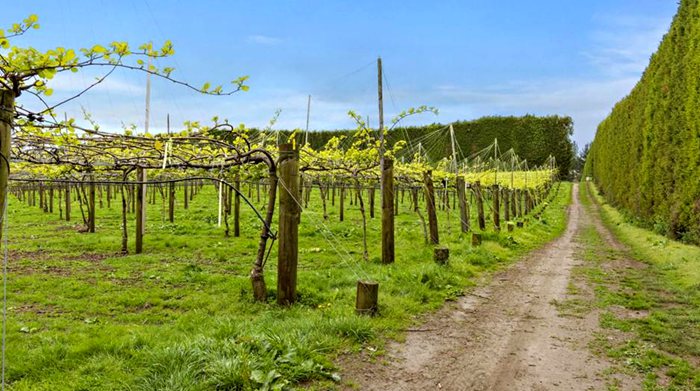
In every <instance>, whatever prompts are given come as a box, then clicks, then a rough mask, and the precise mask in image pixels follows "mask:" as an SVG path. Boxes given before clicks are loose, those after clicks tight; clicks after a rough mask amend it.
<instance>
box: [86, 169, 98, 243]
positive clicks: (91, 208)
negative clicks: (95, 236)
mask: <svg viewBox="0 0 700 391" xmlns="http://www.w3.org/2000/svg"><path fill="white" fill-rule="evenodd" d="M94 181H95V176H94V174H90V189H89V198H88V232H90V233H95V212H96V211H95V182H94Z"/></svg>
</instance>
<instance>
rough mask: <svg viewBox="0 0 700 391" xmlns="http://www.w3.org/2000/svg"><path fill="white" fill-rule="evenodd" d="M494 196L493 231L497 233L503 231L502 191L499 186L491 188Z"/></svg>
mask: <svg viewBox="0 0 700 391" xmlns="http://www.w3.org/2000/svg"><path fill="white" fill-rule="evenodd" d="M491 191H492V194H493V229H494V230H496V231H500V230H501V203H500V193H501V191H500V189H499V186H498V184H495V185H493V187H491Z"/></svg>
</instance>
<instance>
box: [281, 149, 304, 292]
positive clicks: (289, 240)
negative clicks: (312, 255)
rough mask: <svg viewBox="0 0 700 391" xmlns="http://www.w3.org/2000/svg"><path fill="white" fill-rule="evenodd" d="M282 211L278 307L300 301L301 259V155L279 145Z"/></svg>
mask: <svg viewBox="0 0 700 391" xmlns="http://www.w3.org/2000/svg"><path fill="white" fill-rule="evenodd" d="M279 152H280V154H279V165H278V167H279V173H280V179H279V180H280V204H279V206H280V211H279V234H278V238H279V239H278V243H279V247H278V254H277V304H279V305H289V304H293V303H294V302H295V301H296V299H297V294H296V285H297V262H298V256H299V254H298V253H299V243H298V240H299V219H300V215H301V205H300V201H301V200H299V199H297V197H298V196H299V152H298V151H297V150H294V148H293V146H292V144H282V145H280V146H279Z"/></svg>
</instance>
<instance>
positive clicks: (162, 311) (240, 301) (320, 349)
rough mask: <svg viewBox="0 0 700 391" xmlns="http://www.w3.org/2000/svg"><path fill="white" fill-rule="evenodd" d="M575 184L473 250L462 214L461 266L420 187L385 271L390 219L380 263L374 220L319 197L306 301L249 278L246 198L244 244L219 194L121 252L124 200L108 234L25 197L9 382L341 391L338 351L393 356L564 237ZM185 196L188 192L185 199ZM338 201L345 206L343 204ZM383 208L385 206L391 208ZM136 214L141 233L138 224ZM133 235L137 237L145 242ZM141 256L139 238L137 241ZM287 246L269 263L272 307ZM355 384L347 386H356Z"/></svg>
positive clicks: (17, 211) (101, 216)
mask: <svg viewBox="0 0 700 391" xmlns="http://www.w3.org/2000/svg"><path fill="white" fill-rule="evenodd" d="M570 189H571V184H569V183H562V184H561V188H560V190H559V192H558V193H557V196H556V197H555V199H554V200H553V201H552V202H551V203H550V205H549V207H548V208H547V209H546V210H545V211H544V213H543V215H542V220H541V221H537V220H534V219H531V221H530V223H529V224H527V225H526V227H525V228H523V229H517V228H516V231H515V232H513V233H507V232H502V233H500V234H496V233H492V232H489V233H485V235H484V239H485V242H484V244H483V245H482V246H480V247H478V248H472V247H471V244H470V237H468V236H466V235H463V234H461V233H460V232H459V225H458V220H457V214H456V213H455V212H454V211H453V212H452V213H451V229H450V230H449V231H448V229H447V218H446V214H445V212H444V211H439V215H438V218H439V220H440V223H441V231H440V233H441V239H442V243H443V244H445V245H447V246H448V247H449V248H450V255H451V258H450V263H449V265H448V266H438V265H436V264H435V263H434V262H433V261H432V248H431V247H430V246H427V245H425V244H424V240H423V233H422V228H421V225H420V224H421V223H420V220H419V218H418V217H417V216H416V215H415V213H412V212H411V211H410V205H409V199H410V195H409V194H406V197H405V201H406V203H405V204H403V205H402V206H401V209H400V214H399V215H398V216H397V223H396V227H397V228H396V235H397V248H396V252H397V261H396V263H395V264H393V265H389V266H385V265H381V263H380V261H379V254H380V241H379V236H380V221H379V219H378V218H377V219H373V220H370V223H369V251H370V260H369V261H362V248H361V242H362V241H361V235H362V229H361V218H360V214H359V211H358V207H357V206H350V205H347V204H346V221H345V222H343V223H339V222H338V216H337V212H338V211H337V207H335V208H331V209H330V213H329V214H330V219H329V221H327V222H324V221H323V218H322V213H321V212H320V201H319V200H318V190H315V191H314V193H313V194H312V198H311V204H310V207H309V209H307V210H305V211H304V212H303V214H302V218H301V225H300V231H299V238H300V239H299V240H300V242H299V248H300V251H299V276H298V292H299V302H298V303H297V304H295V305H294V306H292V307H291V308H280V307H278V306H277V305H275V304H256V303H253V301H252V293H251V289H250V282H249V278H248V273H249V271H250V267H251V264H252V261H253V258H254V255H255V251H256V244H257V239H258V236H259V223H258V221H257V220H256V219H255V217H254V215H253V213H252V212H251V211H250V210H249V209H247V208H245V207H243V206H242V233H241V235H242V236H241V237H240V238H226V237H224V234H223V228H217V227H216V205H217V202H216V192H215V190H214V188H213V186H211V185H210V186H207V187H205V188H204V189H203V191H202V192H201V193H200V194H198V195H197V197H196V198H195V199H194V201H192V202H191V204H190V208H189V209H188V210H184V209H182V208H181V207H180V204H179V200H178V208H177V209H176V215H175V223H167V222H164V221H165V219H164V215H165V214H164V213H163V210H162V205H161V202H160V199H159V200H158V201H157V202H156V204H155V205H149V206H148V212H147V214H148V224H147V235H146V236H145V252H144V253H143V254H140V255H126V256H122V255H120V254H119V253H118V252H119V248H120V232H119V208H118V207H117V203H116V202H113V203H112V208H111V209H108V208H106V205H105V207H104V208H101V209H98V210H97V232H96V233H94V234H88V233H79V232H77V230H76V227H75V226H76V223H75V222H76V221H78V220H80V212H79V210H78V209H77V203H74V207H73V220H74V222H72V223H67V222H65V221H59V219H58V215H57V213H55V214H48V213H44V212H42V211H41V210H39V208H38V207H29V206H27V205H26V204H24V203H20V202H19V201H17V200H16V199H14V198H13V199H11V201H10V205H9V212H8V222H7V223H8V224H7V226H8V238H9V261H8V262H9V274H8V288H7V289H8V301H7V305H8V323H7V377H8V379H9V384H10V389H12V390H124V389H131V390H213V389H217V390H249V389H284V388H290V387H295V386H298V385H300V384H303V385H304V386H306V387H311V388H316V389H328V388H333V387H334V385H336V384H338V381H339V378H338V375H337V373H336V372H335V371H336V369H335V368H334V366H333V360H334V358H335V357H337V355H338V354H341V353H346V352H357V351H360V350H361V349H365V350H366V351H369V352H374V354H379V353H381V352H382V349H383V343H384V341H386V339H387V338H401V336H402V333H403V330H405V329H406V328H408V327H409V326H410V325H411V324H413V323H415V322H416V320H417V319H418V316H419V315H420V314H424V313H426V312H429V311H432V310H435V309H437V308H439V307H440V306H441V305H442V304H443V303H444V301H445V300H450V299H453V298H455V297H457V296H459V295H461V294H462V292H463V291H464V289H465V288H469V287H470V286H473V285H474V284H475V282H476V281H477V278H479V277H480V276H482V275H483V274H484V273H486V272H490V271H493V270H495V269H498V268H500V267H502V266H504V265H506V264H509V263H511V262H513V261H514V260H516V259H517V258H518V257H520V256H522V255H523V254H524V253H526V252H527V251H529V250H531V249H533V248H536V247H539V246H541V245H543V244H544V243H546V242H548V241H549V240H551V239H552V238H554V237H556V236H557V235H559V234H560V233H561V232H562V231H563V229H564V227H565V223H566V213H565V210H566V205H568V203H569V201H570ZM180 195H181V194H178V196H180ZM329 205H330V203H329ZM377 213H379V211H377ZM133 220H134V218H133V215H130V216H129V224H130V227H129V230H130V233H132V232H133V225H132V223H133ZM130 240H131V238H130ZM130 249H133V242H132V243H130ZM275 271H276V252H273V254H272V256H271V257H270V261H269V263H268V265H267V267H266V280H267V285H268V289H269V290H270V298H271V300H270V303H274V300H272V298H273V296H274V287H275V286H276V279H275ZM358 279H373V280H376V281H378V282H379V283H380V314H379V316H376V317H373V318H369V317H361V316H357V315H355V314H354V300H355V284H356V281H357V280H358ZM340 381H342V380H340Z"/></svg>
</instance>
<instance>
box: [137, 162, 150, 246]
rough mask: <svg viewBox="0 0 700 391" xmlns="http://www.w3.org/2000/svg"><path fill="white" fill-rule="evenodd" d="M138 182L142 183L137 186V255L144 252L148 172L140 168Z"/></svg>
mask: <svg viewBox="0 0 700 391" xmlns="http://www.w3.org/2000/svg"><path fill="white" fill-rule="evenodd" d="M136 180H137V181H138V182H140V183H139V184H138V185H137V186H136V189H137V190H136V235H134V238H135V240H136V254H141V253H142V252H143V234H144V233H145V228H146V205H145V202H146V196H147V194H148V193H147V192H146V170H145V169H144V168H141V167H139V168H138V169H137V170H136Z"/></svg>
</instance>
